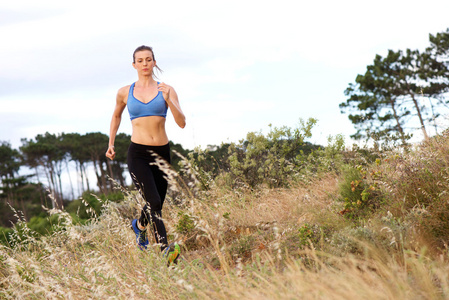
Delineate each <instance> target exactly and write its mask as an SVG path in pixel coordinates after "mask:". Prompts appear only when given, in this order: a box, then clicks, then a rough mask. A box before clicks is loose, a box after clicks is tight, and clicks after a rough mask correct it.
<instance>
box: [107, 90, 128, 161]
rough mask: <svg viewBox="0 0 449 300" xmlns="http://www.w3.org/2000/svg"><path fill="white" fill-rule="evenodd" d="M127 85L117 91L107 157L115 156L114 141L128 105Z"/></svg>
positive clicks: (112, 157)
mask: <svg viewBox="0 0 449 300" xmlns="http://www.w3.org/2000/svg"><path fill="white" fill-rule="evenodd" d="M127 92H128V89H127V87H123V88H121V89H120V90H119V91H118V93H117V99H116V103H115V109H114V113H113V114H112V120H111V126H110V129H109V147H108V151H106V157H107V158H109V159H111V160H113V159H114V158H115V150H114V142H115V136H116V135H117V131H118V128H119V126H120V122H121V121H122V113H123V110H124V109H125V107H126V95H127Z"/></svg>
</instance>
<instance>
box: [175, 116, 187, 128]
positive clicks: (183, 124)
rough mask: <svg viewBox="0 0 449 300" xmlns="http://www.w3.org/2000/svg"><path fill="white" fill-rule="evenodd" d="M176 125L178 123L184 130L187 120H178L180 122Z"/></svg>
mask: <svg viewBox="0 0 449 300" xmlns="http://www.w3.org/2000/svg"><path fill="white" fill-rule="evenodd" d="M176 123H178V126H179V127H181V128H184V127H186V118H182V119H181V120H178V122H176Z"/></svg>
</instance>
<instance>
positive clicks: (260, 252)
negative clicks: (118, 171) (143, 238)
mask: <svg viewBox="0 0 449 300" xmlns="http://www.w3.org/2000/svg"><path fill="white" fill-rule="evenodd" d="M339 180H340V179H339V177H338V176H336V175H329V176H328V177H326V178H323V179H321V180H318V181H316V182H313V183H311V184H309V185H307V186H296V187H292V188H290V189H277V190H269V189H260V190H257V191H250V190H243V189H242V190H238V191H237V190H234V191H229V190H224V189H220V188H218V187H213V188H212V189H211V190H210V191H208V192H207V193H206V194H204V195H203V196H201V197H197V198H196V199H194V198H192V196H189V195H185V197H186V203H185V205H184V206H182V207H181V208H180V207H178V206H175V205H174V204H172V203H171V202H170V201H168V202H167V203H166V205H165V207H164V215H163V216H164V218H165V221H166V225H167V228H168V231H169V233H170V234H171V236H170V239H171V240H176V241H178V242H179V243H180V244H181V245H182V246H183V255H182V258H181V260H180V261H179V263H178V264H177V265H176V266H174V267H170V268H167V266H166V263H165V261H164V260H163V258H162V257H161V255H160V253H159V251H158V250H157V247H156V246H154V247H150V249H149V250H148V251H145V252H142V251H140V250H139V249H137V247H136V244H135V236H134V234H133V232H132V231H131V229H130V220H131V218H132V217H133V216H136V215H137V213H138V210H139V201H138V199H137V197H136V196H135V193H130V194H129V195H127V198H126V199H125V201H124V202H122V203H120V204H116V203H106V204H105V208H104V212H103V214H102V215H101V216H100V217H99V218H97V219H94V220H93V222H92V223H91V224H90V225H86V226H73V225H70V218H69V216H68V215H67V214H64V213H62V214H61V215H62V216H64V215H65V219H62V220H63V221H61V222H65V223H64V224H65V228H66V229H65V230H62V231H59V232H57V233H55V234H53V235H51V236H44V237H39V238H38V239H36V238H33V237H32V234H29V235H28V236H29V237H28V240H27V241H21V242H20V241H18V245H17V246H16V247H13V248H9V247H5V246H2V247H1V248H0V299H445V298H448V297H449V278H448V277H449V263H448V258H449V257H448V254H447V251H446V252H444V251H443V252H440V253H439V254H438V255H433V254H432V255H430V254H429V253H427V252H426V250H425V247H424V245H422V247H421V248H420V249H418V251H412V250H410V249H407V245H406V244H399V241H398V242H396V244H392V245H391V247H390V248H388V247H385V246H384V245H378V244H376V243H370V242H369V241H367V240H356V239H352V238H351V237H348V236H345V237H344V238H346V239H347V240H351V239H352V240H351V243H352V245H356V246H355V247H356V248H357V249H358V251H347V252H345V251H343V250H342V249H341V248H340V249H337V248H338V247H334V246H332V245H334V244H335V243H336V242H335V241H336V240H338V239H336V238H335V236H336V235H338V234H340V235H341V238H342V239H343V232H344V231H345V229H347V228H350V227H351V226H350V224H349V223H348V222H347V221H346V220H345V219H344V218H343V217H342V216H341V215H339V214H338V211H339V207H338V206H336V204H335V195H336V193H337V189H338V183H339ZM179 212H183V213H186V214H188V215H189V216H190V217H191V218H192V220H194V222H195V223H194V224H195V228H194V229H192V230H190V231H189V232H187V233H183V234H181V233H177V232H176V227H177V224H178V222H179V220H180V214H179ZM64 220H65V221H64ZM64 224H63V225H64ZM304 224H313V225H316V226H327V227H330V228H332V229H333V230H334V237H333V238H332V237H330V236H327V237H325V236H323V237H322V238H320V241H319V242H318V243H316V244H311V243H309V244H307V245H302V246H301V245H298V246H297V247H296V248H295V246H294V245H295V242H297V241H298V240H297V239H295V238H296V237H297V236H298V234H300V233H298V231H297V230H298V228H300V227H301V226H303V225H304ZM370 230H372V232H374V234H378V235H379V236H388V234H387V233H386V230H385V229H384V228H381V226H374V225H373V226H371V227H370ZM339 232H341V233H339ZM310 242H311V241H310ZM337 244H338V243H337ZM398 245H399V246H398Z"/></svg>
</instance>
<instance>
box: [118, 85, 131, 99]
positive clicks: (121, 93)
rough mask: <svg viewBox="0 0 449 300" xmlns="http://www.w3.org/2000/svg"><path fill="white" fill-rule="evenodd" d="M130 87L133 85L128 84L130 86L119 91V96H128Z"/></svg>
mask: <svg viewBox="0 0 449 300" xmlns="http://www.w3.org/2000/svg"><path fill="white" fill-rule="evenodd" d="M130 87H131V85H130V84H128V85H125V86H123V87H121V88H119V89H118V92H117V95H120V96H127V95H128V92H129V88H130Z"/></svg>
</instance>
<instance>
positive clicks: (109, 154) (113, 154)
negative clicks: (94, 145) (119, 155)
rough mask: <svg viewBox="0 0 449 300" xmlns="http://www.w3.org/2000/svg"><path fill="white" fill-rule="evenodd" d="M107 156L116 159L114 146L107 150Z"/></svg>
mask: <svg viewBox="0 0 449 300" xmlns="http://www.w3.org/2000/svg"><path fill="white" fill-rule="evenodd" d="M106 157H107V158H109V159H110V160H114V158H115V150H114V146H109V148H108V151H106Z"/></svg>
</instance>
